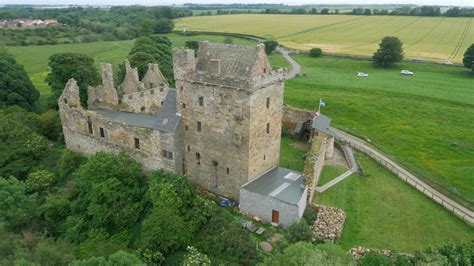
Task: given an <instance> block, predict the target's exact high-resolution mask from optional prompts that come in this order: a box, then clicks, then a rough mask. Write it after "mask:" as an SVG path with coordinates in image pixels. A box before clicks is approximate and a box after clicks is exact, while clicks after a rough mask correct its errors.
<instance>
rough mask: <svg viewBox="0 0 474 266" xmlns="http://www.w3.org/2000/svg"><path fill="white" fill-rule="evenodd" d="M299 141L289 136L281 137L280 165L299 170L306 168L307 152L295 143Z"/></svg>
mask: <svg viewBox="0 0 474 266" xmlns="http://www.w3.org/2000/svg"><path fill="white" fill-rule="evenodd" d="M298 142H299V141H297V140H294V139H292V138H290V137H288V136H282V137H281V146H280V166H281V167H285V168H289V169H293V170H296V171H299V172H303V170H304V159H303V156H304V154H305V152H306V150H304V149H303V148H302V147H300V146H299V145H298V146H297V145H295V144H296V143H298Z"/></svg>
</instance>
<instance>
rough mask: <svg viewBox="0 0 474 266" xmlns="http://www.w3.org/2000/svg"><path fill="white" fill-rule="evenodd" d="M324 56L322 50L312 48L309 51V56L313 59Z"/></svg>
mask: <svg viewBox="0 0 474 266" xmlns="http://www.w3.org/2000/svg"><path fill="white" fill-rule="evenodd" d="M322 54H323V50H321V48H311V50H309V56H311V57H320V56H321V55H322Z"/></svg>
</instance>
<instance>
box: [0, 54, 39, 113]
mask: <svg viewBox="0 0 474 266" xmlns="http://www.w3.org/2000/svg"><path fill="white" fill-rule="evenodd" d="M38 99H39V92H38V90H36V88H35V87H34V86H33V83H32V82H31V80H30V78H29V77H28V74H27V73H26V71H25V69H24V68H23V66H22V65H19V64H18V63H17V62H16V60H15V58H14V57H13V56H11V55H9V54H7V53H6V52H3V51H0V108H5V107H7V106H11V105H18V106H20V107H22V108H25V109H26V110H29V111H33V110H34V105H35V103H36V101H37V100H38Z"/></svg>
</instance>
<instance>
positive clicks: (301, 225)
mask: <svg viewBox="0 0 474 266" xmlns="http://www.w3.org/2000/svg"><path fill="white" fill-rule="evenodd" d="M285 237H286V239H288V241H289V242H291V243H296V242H298V241H307V242H311V241H312V240H313V232H312V231H311V228H309V225H308V223H307V222H306V220H305V219H301V220H300V221H299V222H297V223H295V224H292V225H290V226H289V227H288V228H287V229H286V230H285Z"/></svg>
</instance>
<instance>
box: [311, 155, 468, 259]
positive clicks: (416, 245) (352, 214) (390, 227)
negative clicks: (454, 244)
mask: <svg viewBox="0 0 474 266" xmlns="http://www.w3.org/2000/svg"><path fill="white" fill-rule="evenodd" d="M357 157H358V159H359V161H360V163H361V164H362V166H363V168H364V171H365V173H366V175H364V176H357V175H355V174H354V175H351V176H350V177H348V178H347V179H345V180H344V181H342V182H341V183H338V184H337V185H335V186H333V187H331V188H330V189H328V190H326V191H325V192H323V193H318V194H316V195H315V199H314V200H315V202H317V203H318V204H323V205H327V206H334V207H338V208H341V209H343V210H344V211H345V212H346V214H347V218H346V222H345V225H344V231H343V234H342V239H341V241H340V244H341V245H342V247H343V248H344V249H346V250H347V249H350V248H352V247H358V246H363V247H371V248H383V249H394V250H397V251H405V252H412V251H415V250H421V249H425V248H427V247H428V246H430V245H439V244H442V243H446V242H450V241H461V240H472V239H474V230H472V227H469V226H468V225H466V224H465V223H463V222H462V221H461V220H460V219H458V218H456V217H455V216H454V215H452V214H451V213H449V212H448V211H447V210H445V209H444V208H443V207H441V206H440V205H438V204H436V203H435V202H433V201H432V200H430V199H428V198H427V197H426V196H424V195H423V194H421V193H420V192H419V191H417V190H416V189H414V188H412V187H410V186H409V185H407V184H405V183H403V182H402V181H401V180H399V179H398V178H397V177H395V176H394V175H392V174H391V173H389V172H388V171H387V170H386V169H385V168H383V167H382V166H380V165H378V164H377V163H376V162H375V161H373V160H372V159H370V158H368V157H367V156H365V155H362V154H357Z"/></svg>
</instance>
